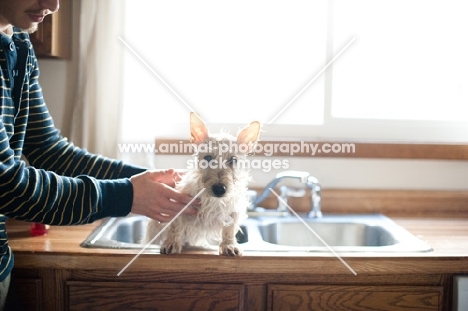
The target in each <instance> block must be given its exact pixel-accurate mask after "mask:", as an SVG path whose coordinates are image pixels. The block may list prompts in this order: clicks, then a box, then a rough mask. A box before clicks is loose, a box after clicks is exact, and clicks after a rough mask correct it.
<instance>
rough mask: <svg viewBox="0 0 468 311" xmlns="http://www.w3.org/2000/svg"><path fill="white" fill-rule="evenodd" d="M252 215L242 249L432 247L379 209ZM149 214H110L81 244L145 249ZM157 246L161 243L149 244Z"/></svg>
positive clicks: (245, 225) (398, 249)
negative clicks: (356, 212) (319, 214)
mask: <svg viewBox="0 0 468 311" xmlns="http://www.w3.org/2000/svg"><path fill="white" fill-rule="evenodd" d="M300 217H301V219H302V221H301V219H298V218H297V217H295V216H286V217H277V216H262V217H250V218H248V219H246V220H245V221H244V222H243V224H242V232H240V233H239V234H238V236H237V237H238V241H239V243H241V244H242V248H243V250H244V251H247V252H248V251H263V252H330V248H332V249H333V250H334V251H335V252H378V253H381V252H390V253H392V252H428V251H432V248H431V247H430V246H428V245H427V244H425V243H424V242H423V241H421V240H420V239H418V238H416V237H415V236H414V235H412V234H411V233H409V232H408V231H407V230H405V229H404V228H402V227H401V226H398V225H397V224H396V223H395V222H393V221H392V220H391V219H389V218H387V217H386V216H384V215H381V214H366V215H325V216H323V217H322V218H319V219H309V218H307V217H306V216H305V215H300ZM147 223H148V219H147V218H146V217H144V216H136V215H132V216H127V217H123V218H109V219H107V220H105V221H104V222H103V223H102V225H100V226H99V227H98V228H96V229H95V230H94V231H93V232H92V233H91V235H90V236H89V237H88V238H87V239H86V240H85V241H84V242H83V243H82V246H83V247H97V248H120V249H141V248H143V247H144V246H145V244H144V243H143V238H144V236H145V232H146V226H147ZM147 250H148V252H155V251H159V246H158V245H150V246H148V247H147Z"/></svg>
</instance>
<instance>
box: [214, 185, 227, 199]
mask: <svg viewBox="0 0 468 311" xmlns="http://www.w3.org/2000/svg"><path fill="white" fill-rule="evenodd" d="M211 190H212V191H213V194H214V195H215V196H217V197H222V196H223V195H224V194H225V193H226V186H225V185H223V184H214V185H213V186H212V187H211Z"/></svg>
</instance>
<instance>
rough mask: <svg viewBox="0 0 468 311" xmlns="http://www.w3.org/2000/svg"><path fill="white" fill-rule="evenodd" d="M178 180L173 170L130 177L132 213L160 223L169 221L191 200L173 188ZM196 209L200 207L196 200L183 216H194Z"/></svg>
mask: <svg viewBox="0 0 468 311" xmlns="http://www.w3.org/2000/svg"><path fill="white" fill-rule="evenodd" d="M179 180H180V176H179V174H178V173H177V172H175V171H174V170H173V169H167V170H160V171H156V170H153V171H146V172H143V173H141V174H138V175H134V176H132V177H131V178H130V181H131V183H132V185H133V205H132V213H135V214H140V215H145V216H148V217H150V218H153V219H156V220H158V221H160V222H169V221H171V219H173V218H174V216H175V215H177V213H179V212H180V211H181V210H182V209H183V208H184V207H185V206H186V205H187V204H188V203H189V202H190V201H191V200H192V197H191V196H190V195H188V194H185V193H182V192H180V191H178V190H176V189H175V188H174V187H175V183H176V182H177V181H179ZM197 207H200V200H198V199H196V200H195V201H194V202H192V204H191V205H190V206H189V207H187V208H186V209H185V210H184V214H196V213H197V211H198V210H197Z"/></svg>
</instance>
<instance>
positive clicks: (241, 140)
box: [237, 121, 262, 153]
mask: <svg viewBox="0 0 468 311" xmlns="http://www.w3.org/2000/svg"><path fill="white" fill-rule="evenodd" d="M261 127H262V126H261V125H260V122H258V121H254V122H252V123H250V124H249V126H247V127H246V128H243V129H242V130H241V131H240V132H239V134H237V144H238V145H244V146H247V147H248V149H245V148H243V150H248V153H250V152H252V151H253V148H254V146H255V143H256V142H257V140H258V137H259V136H260V129H261ZM241 150H242V149H241Z"/></svg>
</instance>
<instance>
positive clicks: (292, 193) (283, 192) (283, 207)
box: [276, 186, 306, 212]
mask: <svg viewBox="0 0 468 311" xmlns="http://www.w3.org/2000/svg"><path fill="white" fill-rule="evenodd" d="M279 189H280V195H279V197H280V198H281V199H278V207H277V209H276V210H277V211H278V212H289V209H288V206H287V204H288V198H289V197H294V198H300V197H303V196H304V195H305V193H306V190H305V189H304V188H293V187H288V186H281V187H280V188H279Z"/></svg>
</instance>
